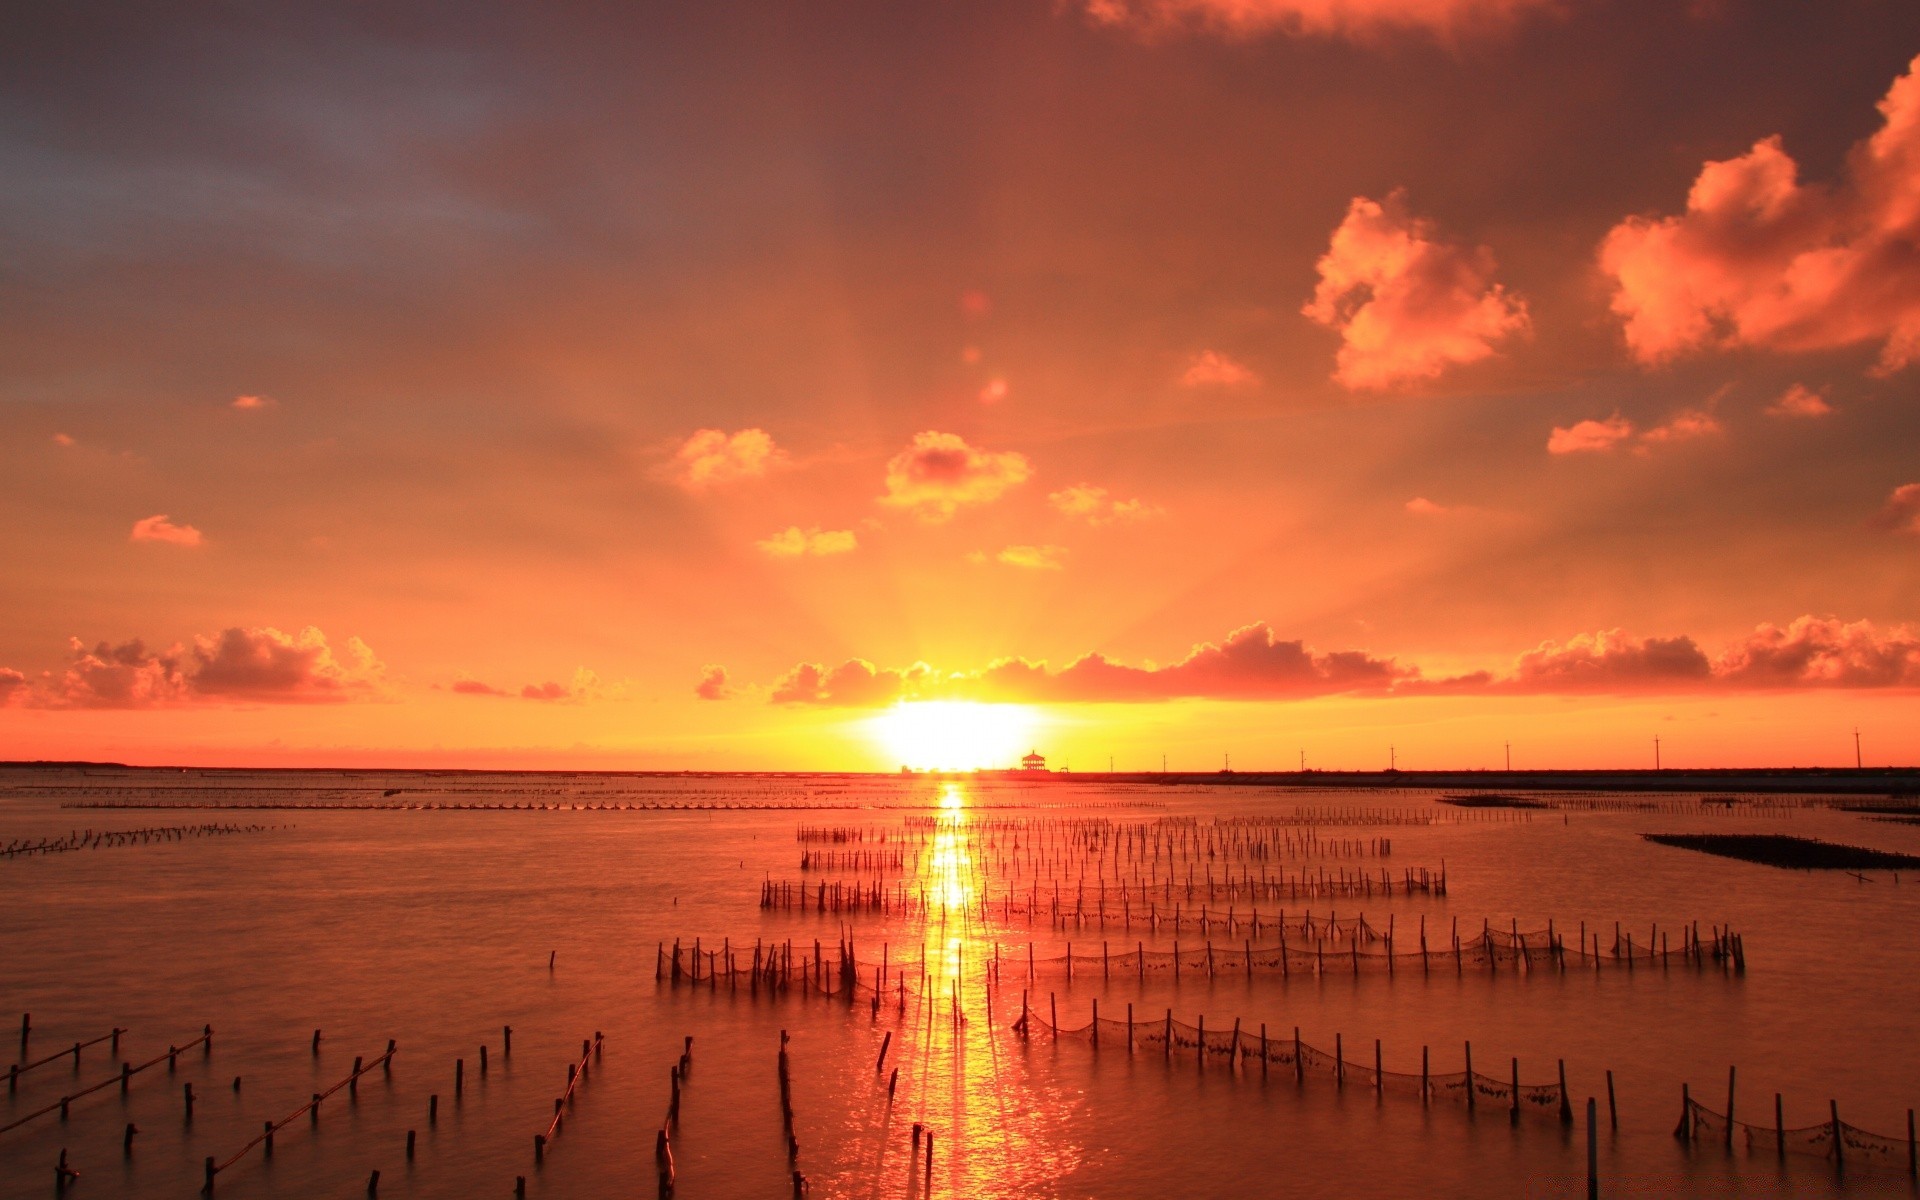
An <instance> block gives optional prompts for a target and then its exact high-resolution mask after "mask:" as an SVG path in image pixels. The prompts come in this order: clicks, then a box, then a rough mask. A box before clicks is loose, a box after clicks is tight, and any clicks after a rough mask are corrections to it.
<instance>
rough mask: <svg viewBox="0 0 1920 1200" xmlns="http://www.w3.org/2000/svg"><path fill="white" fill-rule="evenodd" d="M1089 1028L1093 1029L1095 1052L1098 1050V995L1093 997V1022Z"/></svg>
mask: <svg viewBox="0 0 1920 1200" xmlns="http://www.w3.org/2000/svg"><path fill="white" fill-rule="evenodd" d="M1089 1028H1091V1029H1092V1030H1093V1049H1094V1053H1096V1054H1097V1053H1099V1052H1100V998H1099V997H1098V996H1095V997H1094V998H1093V1024H1092V1025H1091V1026H1089Z"/></svg>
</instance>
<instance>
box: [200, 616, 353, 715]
mask: <svg viewBox="0 0 1920 1200" xmlns="http://www.w3.org/2000/svg"><path fill="white" fill-rule="evenodd" d="M342 651H343V653H344V654H345V661H344V662H343V661H342V660H341V658H340V657H338V656H336V655H335V654H334V651H333V647H332V646H331V645H329V644H328V642H327V635H326V634H324V633H322V632H320V630H318V629H316V628H314V627H313V626H311V625H309V626H307V627H306V628H305V629H303V630H301V631H300V632H299V633H298V634H286V633H282V632H280V631H279V630H278V629H273V628H258V629H242V628H239V627H237V626H236V627H234V628H231V629H225V630H222V631H221V632H220V633H218V634H215V635H214V636H212V637H196V638H194V639H193V645H192V647H191V649H190V651H189V654H190V658H191V666H190V673H191V677H192V683H193V690H194V691H195V692H198V693H200V694H201V695H206V696H224V697H228V698H231V699H240V700H259V701H267V702H271V703H276V704H308V703H326V702H333V701H340V700H350V699H355V698H359V697H371V696H374V695H377V694H378V693H380V692H381V691H382V690H384V679H383V676H384V674H385V672H386V667H385V665H384V664H382V663H381V661H380V660H379V658H377V657H376V656H375V655H374V653H373V650H372V648H371V647H369V646H368V645H367V644H366V643H365V642H363V641H361V640H360V639H359V638H357V637H350V638H348V639H347V640H346V642H345V644H344V645H343V647H342Z"/></svg>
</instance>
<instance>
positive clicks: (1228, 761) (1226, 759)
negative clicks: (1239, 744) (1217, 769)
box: [1220, 752, 1233, 771]
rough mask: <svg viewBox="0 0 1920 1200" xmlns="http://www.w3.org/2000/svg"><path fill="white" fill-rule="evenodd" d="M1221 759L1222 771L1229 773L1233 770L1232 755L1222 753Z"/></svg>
mask: <svg viewBox="0 0 1920 1200" xmlns="http://www.w3.org/2000/svg"><path fill="white" fill-rule="evenodd" d="M1220 759H1221V769H1222V770H1227V771H1231V770H1233V755H1232V754H1231V753H1228V752H1222V753H1221V755H1220Z"/></svg>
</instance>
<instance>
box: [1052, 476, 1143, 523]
mask: <svg viewBox="0 0 1920 1200" xmlns="http://www.w3.org/2000/svg"><path fill="white" fill-rule="evenodd" d="M1047 503H1049V504H1051V505H1053V507H1054V510H1055V511H1056V512H1061V513H1064V514H1066V515H1067V516H1069V517H1076V518H1078V519H1080V520H1083V521H1085V522H1087V523H1088V524H1089V525H1118V524H1124V523H1126V522H1129V521H1146V520H1151V519H1152V518H1154V517H1163V516H1165V515H1166V510H1165V509H1162V508H1161V507H1159V506H1158V505H1155V504H1148V503H1147V502H1146V501H1144V500H1115V499H1114V498H1113V496H1112V495H1111V494H1109V493H1108V491H1107V489H1105V488H1103V487H1095V486H1094V485H1093V484H1090V483H1076V484H1074V485H1073V486H1072V487H1066V488H1061V489H1060V490H1059V491H1057V492H1051V493H1049V494H1048V495H1047Z"/></svg>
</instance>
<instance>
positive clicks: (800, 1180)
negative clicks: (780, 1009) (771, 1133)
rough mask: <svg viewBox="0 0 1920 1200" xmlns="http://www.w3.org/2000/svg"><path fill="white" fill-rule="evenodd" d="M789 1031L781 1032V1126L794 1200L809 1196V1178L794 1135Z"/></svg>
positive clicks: (797, 1139) (798, 1141)
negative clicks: (788, 1049)
mask: <svg viewBox="0 0 1920 1200" xmlns="http://www.w3.org/2000/svg"><path fill="white" fill-rule="evenodd" d="M787 1040H788V1034H787V1031H786V1030H784V1029H782V1030H781V1031H780V1059H779V1073H780V1124H781V1127H782V1128H783V1129H784V1131H785V1132H786V1136H787V1169H788V1170H789V1171H790V1172H791V1173H792V1180H793V1195H794V1200H800V1197H802V1196H805V1195H806V1194H807V1177H806V1176H805V1175H804V1174H802V1173H801V1171H800V1139H799V1138H797V1137H795V1136H794V1133H793V1072H792V1069H791V1066H790V1064H789V1063H788V1061H787Z"/></svg>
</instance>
